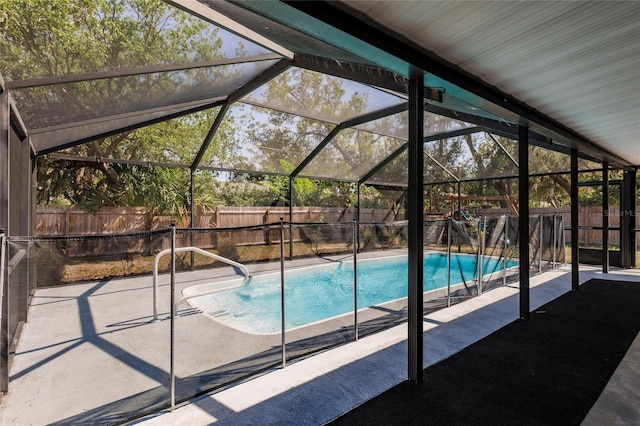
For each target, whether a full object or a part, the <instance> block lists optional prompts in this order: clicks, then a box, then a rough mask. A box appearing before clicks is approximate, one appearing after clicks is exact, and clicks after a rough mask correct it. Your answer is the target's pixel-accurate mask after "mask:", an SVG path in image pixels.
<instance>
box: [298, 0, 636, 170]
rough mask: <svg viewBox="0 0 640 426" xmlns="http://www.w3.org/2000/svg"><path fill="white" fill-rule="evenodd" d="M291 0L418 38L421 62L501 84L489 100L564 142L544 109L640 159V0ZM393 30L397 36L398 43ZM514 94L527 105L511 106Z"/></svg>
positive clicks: (369, 27) (407, 40)
mask: <svg viewBox="0 0 640 426" xmlns="http://www.w3.org/2000/svg"><path fill="white" fill-rule="evenodd" d="M287 3H289V4H290V6H292V7H295V8H297V9H299V10H300V11H302V12H306V13H309V14H312V15H313V16H314V17H316V18H317V19H319V20H322V21H324V22H327V23H328V24H330V25H335V26H336V27H337V28H339V29H340V30H342V31H345V32H346V33H348V34H350V35H353V36H354V37H364V36H367V40H368V41H369V43H371V44H372V45H373V46H376V47H378V48H381V49H384V50H386V51H387V52H391V53H394V54H396V55H398V56H400V57H402V55H405V56H404V57H405V59H407V58H408V56H407V53H408V52H410V51H409V50H405V49H402V48H398V47H397V46H401V45H405V44H406V45H409V46H411V47H412V49H414V52H419V53H420V54H422V56H424V58H422V59H416V60H414V61H413V64H414V65H418V64H419V63H423V64H425V63H429V60H435V61H436V64H435V65H433V62H431V64H432V66H431V67H423V68H424V70H425V71H427V72H428V73H432V74H433V76H432V78H433V79H434V80H436V81H438V79H447V72H449V74H448V75H449V76H451V74H453V73H451V72H450V71H451V70H455V71H460V72H461V73H462V74H463V77H465V78H461V79H459V80H458V81H460V82H461V84H460V87H458V88H457V89H466V90H468V91H470V92H472V93H473V92H475V93H480V92H482V91H483V90H484V89H485V88H486V87H494V88H496V89H497V90H498V93H496V95H497V96H494V97H493V99H492V98H489V100H492V101H493V102H494V105H491V106H489V107H488V108H489V109H492V110H499V109H500V107H504V108H506V109H509V110H511V111H515V112H518V113H519V119H520V120H521V121H524V123H523V124H528V125H529V126H530V127H531V128H533V129H535V130H537V131H540V132H541V133H543V134H547V135H549V136H551V137H554V139H557V140H558V142H560V143H564V144H567V145H571V142H569V141H567V140H564V138H563V137H562V135H553V134H552V133H551V132H549V130H553V129H549V127H553V126H549V125H548V123H545V122H544V121H546V120H541V119H539V118H541V117H542V118H550V120H551V121H552V124H553V123H557V124H559V125H560V126H562V127H566V128H567V129H569V130H570V132H571V133H574V135H575V136H578V138H577V139H578V140H581V144H580V145H582V146H579V148H582V149H584V148H585V147H586V146H587V145H589V144H591V143H593V144H595V145H597V146H599V147H601V148H603V149H604V150H606V151H608V152H610V153H612V154H614V155H615V156H618V157H621V158H622V159H624V160H626V161H628V162H629V163H631V164H635V165H639V164H640V2H638V1H616V2H610V1H586V0H585V1H573V2H558V1H476V0H473V1H375V0H359V1H337V2H329V3H330V4H325V5H324V7H323V8H320V7H317V5H310V4H308V3H301V4H296V2H287ZM340 12H345V13H340ZM385 36H388V37H385ZM393 40H398V41H399V42H398V43H395V46H393ZM415 56H419V55H415ZM427 59H428V60H427ZM407 60H408V62H411V59H407ZM443 64H444V65H443ZM454 78H455V77H454ZM473 80H476V81H477V82H478V83H476V82H475V81H473ZM429 81H430V77H429V76H427V77H426V78H425V83H427V84H428V82H429ZM451 81H452V82H454V83H455V80H453V79H451ZM474 85H477V86H478V87H473V86H474ZM455 89H456V88H454V89H453V90H455ZM502 94H504V95H505V96H504V100H505V102H504V103H502V102H500V97H501V96H502ZM512 99H513V100H514V101H516V102H515V103H516V104H517V103H522V104H524V107H525V111H521V110H520V106H519V105H514V106H509V105H508V104H509V102H506V101H511V100H512ZM478 106H479V105H478ZM526 109H529V110H530V111H526ZM533 112H537V113H539V114H540V116H541V117H536V114H534V113H533ZM545 127H547V128H546V129H545ZM560 133H562V132H560ZM571 139H573V138H571Z"/></svg>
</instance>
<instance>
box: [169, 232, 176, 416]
mask: <svg viewBox="0 0 640 426" xmlns="http://www.w3.org/2000/svg"><path fill="white" fill-rule="evenodd" d="M170 291H171V298H170V300H171V320H170V322H171V332H170V334H171V340H170V344H169V346H170V352H171V353H170V355H169V370H170V374H169V389H170V390H169V392H170V395H169V400H170V404H171V411H173V410H174V409H175V407H176V370H175V351H176V348H175V343H176V342H175V334H176V328H175V323H176V224H175V223H173V222H172V223H171V287H170Z"/></svg>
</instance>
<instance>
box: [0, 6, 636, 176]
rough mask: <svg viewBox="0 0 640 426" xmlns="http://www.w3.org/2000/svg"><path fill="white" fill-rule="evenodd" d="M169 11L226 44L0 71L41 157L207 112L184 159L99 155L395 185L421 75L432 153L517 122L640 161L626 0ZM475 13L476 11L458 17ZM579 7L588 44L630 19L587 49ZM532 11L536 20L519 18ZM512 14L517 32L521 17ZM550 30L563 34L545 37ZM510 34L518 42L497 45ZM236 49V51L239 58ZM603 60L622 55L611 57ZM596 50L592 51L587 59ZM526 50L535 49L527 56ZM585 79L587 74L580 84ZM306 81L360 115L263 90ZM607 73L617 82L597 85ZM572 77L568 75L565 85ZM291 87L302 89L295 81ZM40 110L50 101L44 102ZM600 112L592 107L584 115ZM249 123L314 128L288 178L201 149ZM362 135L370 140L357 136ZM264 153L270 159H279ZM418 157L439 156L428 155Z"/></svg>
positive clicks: (260, 157) (589, 151) (612, 158)
mask: <svg viewBox="0 0 640 426" xmlns="http://www.w3.org/2000/svg"><path fill="white" fill-rule="evenodd" d="M130 1H131V2H132V3H133V2H134V1H135V0H130ZM166 3H167V6H166V7H167V8H168V10H173V12H175V11H176V9H175V8H178V9H181V10H182V11H183V12H184V13H186V14H187V15H188V16H191V18H190V19H199V20H200V19H201V20H204V21H206V22H207V23H208V24H209V25H210V26H209V27H208V28H207V29H206V30H207V31H211V33H212V34H216V37H220V39H221V40H222V45H223V46H224V47H223V48H222V54H221V55H217V56H212V57H199V58H198V59H197V60H196V59H195V57H196V56H197V55H194V54H193V53H191V52H188V51H186V52H183V53H184V55H183V56H182V57H186V58H194V59H193V60H187V61H182V62H171V61H166V62H162V63H152V64H149V63H145V64H143V63H140V64H138V65H136V64H134V65H133V66H129V67H126V68H121V69H105V67H104V66H99V64H98V65H95V66H94V67H93V68H92V65H91V64H88V65H85V64H81V66H80V68H78V69H75V70H74V72H70V73H62V74H60V73H58V74H47V73H46V72H42V70H38V69H34V70H33V71H32V74H31V75H20V76H18V75H15V76H14V75H11V73H10V72H7V71H6V70H5V67H0V72H2V76H3V77H4V79H5V81H0V83H2V90H9V92H10V94H11V99H12V118H13V124H14V127H18V128H21V131H20V133H22V134H25V135H28V136H29V141H30V144H31V146H32V150H33V152H34V154H35V155H45V154H54V155H57V156H59V157H60V158H66V159H78V158H76V157H74V154H73V152H72V151H70V150H71V149H72V148H73V147H75V146H78V145H81V144H85V143H86V142H89V141H92V140H96V139H99V138H104V137H107V136H110V135H116V134H118V133H122V132H128V131H133V130H135V129H137V128H141V127H144V126H150V125H154V124H155V123H158V122H161V121H165V120H171V119H176V118H179V117H186V116H192V115H195V114H198V113H199V112H202V111H214V112H215V114H214V115H215V120H213V121H212V122H211V123H210V124H209V125H210V128H209V132H208V133H207V134H202V135H199V136H197V135H196V136H194V137H199V138H200V139H199V140H198V139H196V142H195V144H196V145H195V146H194V147H193V148H192V149H190V150H189V152H188V155H187V157H182V158H175V157H163V156H162V154H158V155H157V156H155V157H153V156H149V155H147V156H145V157H140V158H137V159H128V160H123V159H119V158H115V157H114V158H107V159H105V158H102V159H101V160H102V161H112V162H128V163H133V164H157V165H163V166H173V167H189V168H191V169H192V170H195V169H198V168H200V169H208V170H219V171H240V172H244V171H246V172H250V173H275V174H283V175H289V176H291V177H296V176H301V177H302V176H304V177H312V178H328V179H334V180H338V181H349V182H359V183H364V182H376V181H378V182H382V181H384V183H385V184H398V183H400V182H389V181H387V180H385V179H386V178H385V176H384V173H381V174H379V175H378V176H374V175H375V173H377V172H380V171H381V170H382V169H383V168H384V166H387V165H388V164H390V163H392V161H403V160H402V158H403V157H402V154H403V151H404V149H405V148H406V140H407V138H408V130H407V126H406V125H407V119H406V109H407V86H408V78H410V77H415V76H416V75H423V76H424V82H425V86H426V90H425V110H426V113H425V129H424V130H425V131H424V133H425V146H426V147H428V142H429V141H433V140H435V139H434V138H440V140H447V139H450V138H455V137H459V136H460V135H462V134H469V135H480V136H482V137H484V138H489V137H492V136H491V134H495V135H500V136H504V137H509V138H512V139H516V135H517V133H518V126H517V125H518V124H524V125H528V126H529V127H530V129H531V130H532V132H531V137H530V142H531V143H533V144H536V145H541V146H545V147H550V148H552V149H556V150H558V151H561V152H568V151H567V150H568V149H569V148H578V149H579V150H580V152H581V155H582V156H583V157H585V158H588V159H596V160H607V161H609V162H610V163H611V164H612V165H616V166H619V167H629V166H631V165H637V164H640V146H639V142H638V140H639V139H638V130H639V128H640V101H639V96H640V88H639V87H638V85H639V84H640V78H639V77H640V76H639V71H638V70H639V69H640V66H639V64H638V62H639V56H640V55H638V50H639V48H638V43H635V44H634V43H632V41H633V40H635V39H637V36H638V35H639V30H638V24H637V20H636V21H634V20H632V19H630V17H632V16H635V15H634V13H636V12H637V11H638V7H637V5H640V3H636V6H630V5H627V4H626V3H625V5H624V7H620V9H623V10H624V11H619V12H613V11H608V12H607V18H598V16H599V15H598V13H596V12H597V11H599V10H600V7H601V5H599V3H598V2H596V3H597V4H595V5H593V7H592V8H590V9H589V8H585V9H584V10H583V8H582V7H577V6H576V7H574V8H568V7H565V9H566V10H565V11H564V14H563V15H561V18H562V17H564V18H562V19H560V18H558V19H553V16H554V12H559V9H558V8H559V6H553V5H549V7H550V9H549V10H547V9H540V10H538V9H535V8H533V9H532V8H531V7H525V6H521V7H517V4H512V3H510V2H509V3H503V2H499V4H503V5H504V7H503V8H500V7H498V6H497V5H496V4H487V5H485V6H484V7H479V6H480V5H481V4H483V3H485V2H471V3H472V4H467V2H459V3H460V5H459V6H458V7H455V6H453V5H452V6H447V4H449V2H386V1H385V2H344V3H348V5H346V4H342V3H335V2H331V3H323V2H321V3H314V2H310V3H299V2H292V3H291V4H287V3H288V2H279V1H262V2H235V1H232V2H224V1H219V0H201V1H191V0H173V1H166ZM454 3H458V2H454ZM488 3H491V2H488ZM520 3H526V2H518V4H520ZM536 3H540V4H543V3H544V4H547V3H549V2H536ZM551 3H553V2H551ZM623 3H624V2H623ZM554 4H555V3H554ZM392 5H393V6H392ZM465 7H466V8H467V9H465ZM470 7H471V8H472V10H473V11H475V12H474V13H472V14H470V16H466V14H465V13H466V12H465V10H468V8H470ZM485 7H486V10H485ZM503 9H504V10H503ZM610 9H616V10H617V8H616V7H611V8H610ZM563 10H564V9H563ZM534 12H536V13H534ZM573 12H575V13H577V14H578V16H581V17H582V18H583V19H591V21H588V22H590V23H592V24H594V25H596V24H598V25H596V29H598V31H597V33H598V34H600V33H601V32H602V31H605V30H606V28H609V29H610V28H611V26H612V25H613V22H614V18H621V19H622V18H624V19H622V20H621V21H620V22H619V25H620V27H616V28H618V29H617V30H616V31H615V34H612V35H610V36H608V37H605V39H604V41H602V42H601V43H600V44H599V45H598V46H599V47H598V48H597V49H596V48H595V47H594V46H596V44H597V43H598V40H596V38H597V37H596V35H593V36H592V35H590V34H584V33H585V32H584V31H582V30H579V29H575V30H573V31H571V28H572V27H574V26H577V25H576V22H577V21H576V18H575V17H574V16H573V15H572V13H573ZM505 14H506V15H507V16H508V17H509V19H508V20H507V21H500V25H498V24H497V23H495V22H494V20H495V19H498V18H497V17H496V16H498V17H500V16H503V15H505ZM529 14H532V16H531V17H529V18H527V19H526V20H524V17H526V16H529ZM427 15H428V17H427ZM432 15H433V16H432ZM512 15H513V16H512ZM414 16H416V17H418V16H419V17H420V19H417V18H415V19H414V18H413V17H414ZM518 16H520V17H521V18H522V20H524V21H526V22H520V21H519V20H518V19H516V18H517V17H518ZM194 17H195V18H194ZM503 18H504V19H506V18H505V17H504V16H503ZM360 19H361V20H363V21H364V22H362V21H360ZM372 19H373V20H374V21H378V22H373V21H372ZM412 19H414V20H412ZM536 19H537V20H536ZM563 19H566V20H565V21H563ZM563 22H564V24H563ZM447 23H448V24H447ZM502 23H504V25H503V24H502ZM381 25H386V26H388V28H382V27H381ZM550 25H551V26H552V27H553V25H559V26H560V28H563V29H565V30H564V31H551V30H550V29H549V28H548V27H549V26H550ZM537 26H542V27H543V28H546V30H548V31H550V34H555V36H554V37H565V38H567V39H568V42H567V43H562V42H560V43H557V44H558V45H560V46H568V47H567V48H566V49H565V50H566V51H565V50H563V49H561V48H556V49H552V48H551V47H553V46H555V45H554V44H551V46H548V47H547V48H545V46H547V44H549V43H550V40H551V39H549V38H548V37H551V35H549V36H547V38H543V39H541V37H542V35H544V34H546V31H544V30H543V29H541V30H539V31H538V30H537ZM424 28H429V29H430V31H423V30H422V29H424ZM454 28H457V29H454ZM553 28H555V27H553ZM553 28H552V29H553ZM434 32H435V34H433V33H434ZM538 32H540V34H538ZM605 33H607V32H606V31H605ZM367 34H369V35H371V37H370V38H367V37H366V35H367ZM607 34H608V33H607ZM529 35H531V37H530V38H529V37H528V36H529ZM634 37H635V38H634ZM398 39H400V40H402V42H403V43H402V44H400V43H398V41H397V40H398ZM511 39H513V42H514V43H516V44H515V46H511V44H510V43H508V42H507V41H508V40H511ZM536 40H538V41H537V42H536ZM36 41H37V40H36ZM448 41H449V42H448ZM569 42H572V43H573V44H572V43H569ZM574 44H575V45H576V46H574ZM236 45H237V46H240V45H241V46H242V49H235V52H234V49H233V46H236ZM390 46H391V48H390ZM394 46H401V47H400V48H398V49H396V48H395V47H394ZM517 46H520V47H517ZM612 46H614V47H615V49H613V48H612ZM182 48H184V46H182ZM612 49H613V50H615V52H616V53H607V52H608V51H609V50H612ZM591 50H594V52H593V53H591V54H589V52H591ZM526 51H531V54H530V55H523V52H526ZM239 52H240V53H239ZM434 52H435V53H434ZM571 53H573V55H571ZM436 54H437V55H436ZM465 55H466V56H465ZM535 55H538V56H535ZM563 55H564V56H563ZM559 57H564V58H565V60H564V61H561V62H562V66H559V65H558V64H557V62H556V60H557V58H559ZM434 58H436V60H434ZM566 58H569V59H571V61H569V59H566ZM414 59H415V60H414ZM585 61H586V62H585ZM529 62H530V63H531V64H535V67H534V66H533V65H528V63H529ZM565 62H566V63H565ZM585 63H586V64H590V66H585ZM598 65H600V66H601V67H603V69H600V68H598V67H597V66H598ZM492 67H493V68H492ZM463 68H464V70H463ZM583 68H585V70H584V73H583V74H584V75H579V71H581V70H582V69H583ZM465 70H466V71H465ZM301 73H305V74H306V75H309V74H317V75H320V76H322V77H321V78H323V79H325V80H326V81H332V82H335V83H336V84H338V85H339V86H340V87H341V88H342V89H344V93H345V95H344V97H345V99H344V101H345V102H347V101H348V99H347V98H348V97H349V96H353V95H354V94H361V95H363V96H364V97H365V98H366V99H367V104H366V105H364V106H363V107H362V108H360V109H358V110H354V111H352V112H351V113H350V114H349V113H348V112H347V110H343V111H332V110H327V109H326V108H324V109H323V108H322V105H321V104H320V103H319V102H318V101H317V100H315V99H306V100H299V99H298V100H297V101H296V103H292V102H290V100H289V99H286V97H285V98H281V99H278V98H274V97H273V96H272V97H270V98H269V97H268V96H267V95H265V93H266V92H265V91H266V87H267V85H268V84H269V82H271V81H272V80H273V79H276V78H284V79H285V80H287V81H294V80H295V79H296V76H300V75H301ZM609 73H613V74H615V75H617V76H618V78H615V79H612V78H607V77H609V76H610V75H611V74H609ZM472 74H477V75H478V76H479V77H480V79H478V78H476V77H475V76H473V75H472ZM567 75H572V76H577V77H576V79H575V80H573V79H569V78H568V77H567ZM598 83H600V84H598ZM298 84H303V83H302V80H300V82H298ZM105 85H109V86H116V87H118V85H122V87H138V90H137V91H123V92H122V93H118V94H117V96H115V97H110V98H109V99H105V97H104V96H101V94H104V87H105ZM494 85H495V86H497V88H494V87H493V86H494ZM585 86H588V87H589V89H588V90H585ZM507 92H508V94H507ZM42 99H47V101H48V102H47V103H42ZM592 99H593V101H592ZM595 101H598V104H597V105H600V107H593V108H591V107H590V105H594V103H593V102H595ZM247 112H249V113H252V114H253V116H254V117H256V116H258V117H269V115H270V114H279V115H281V116H288V117H290V118H289V119H288V120H287V123H291V124H290V125H291V126H295V123H298V122H300V121H304V122H305V123H306V125H307V126H309V125H311V126H313V127H314V128H316V129H317V130H318V131H317V132H316V133H317V134H316V135H315V136H314V137H313V138H311V139H309V138H308V137H307V139H306V140H304V141H303V142H304V143H303V144H302V145H301V146H300V147H299V148H300V149H299V151H295V152H289V153H288V154H289V157H288V159H289V160H291V162H292V166H293V171H291V170H289V169H286V168H285V169H283V168H282V167H281V166H280V165H278V164H277V162H271V163H270V162H268V161H267V160H265V158H266V157H267V155H265V153H268V152H269V151H268V150H269V149H270V148H269V147H267V146H264V145H262V144H261V141H259V140H251V138H248V137H247V134H245V133H241V134H236V135H235V136H234V137H235V138H236V139H238V140H243V141H244V143H245V146H244V147H243V148H242V154H243V156H242V158H239V159H238V160H237V161H235V162H232V161H226V160H225V161H221V160H218V159H217V158H216V157H215V155H214V154H212V153H211V152H210V149H209V145H210V143H211V141H212V139H213V137H214V135H215V134H216V132H217V131H218V129H219V128H220V126H224V125H225V121H226V120H230V119H233V118H237V117H240V116H241V114H246V113H247ZM551 117H553V118H551ZM366 134H373V135H375V137H368V138H367V137H365V136H366ZM363 135H364V136H363ZM474 137H475V136H474ZM362 140H365V141H367V143H369V142H368V141H370V140H375V141H376V142H375V144H376V146H373V145H372V144H369V145H370V146H366V147H365V151H363V153H365V154H366V155H364V154H363V155H360V152H358V151H354V148H353V147H354V146H361V145H362ZM198 141H199V142H198ZM356 142H357V143H356ZM365 145H366V144H365ZM358 149H361V148H358ZM425 149H426V148H425ZM168 151H170V150H168ZM498 151H504V148H503V147H502V148H501V150H498ZM272 154H273V157H274V158H277V153H272ZM427 154H428V153H427V152H426V151H425V155H427ZM345 155H346V156H349V155H352V156H353V158H354V161H351V162H348V161H342V162H340V161H336V159H337V158H345ZM506 155H508V153H506ZM426 158H427V159H431V160H433V157H431V156H429V155H427V157H426ZM433 162H434V163H437V162H436V161H435V160H433ZM396 170H397V168H396ZM387 175H388V176H393V173H392V172H390V173H388V174H387ZM396 175H397V173H396ZM395 177H396V178H398V176H395ZM453 178H454V180H456V179H457V180H459V179H460V178H461V177H460V176H453ZM405 182H406V180H405Z"/></svg>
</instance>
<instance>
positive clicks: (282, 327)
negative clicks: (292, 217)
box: [280, 218, 287, 368]
mask: <svg viewBox="0 0 640 426" xmlns="http://www.w3.org/2000/svg"><path fill="white" fill-rule="evenodd" d="M280 313H281V315H280V316H281V320H280V321H281V322H280V333H281V334H282V368H284V367H286V365H287V340H286V329H285V311H284V220H283V219H282V218H280Z"/></svg>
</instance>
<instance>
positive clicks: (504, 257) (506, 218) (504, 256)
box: [502, 214, 509, 286]
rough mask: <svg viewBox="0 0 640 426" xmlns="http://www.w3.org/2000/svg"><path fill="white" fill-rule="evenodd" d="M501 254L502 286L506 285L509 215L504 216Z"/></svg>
mask: <svg viewBox="0 0 640 426" xmlns="http://www.w3.org/2000/svg"><path fill="white" fill-rule="evenodd" d="M502 242H503V245H504V248H503V254H502V285H503V286H506V285H507V265H508V263H507V254H508V251H509V215H508V214H505V215H504V237H503V241H502Z"/></svg>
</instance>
